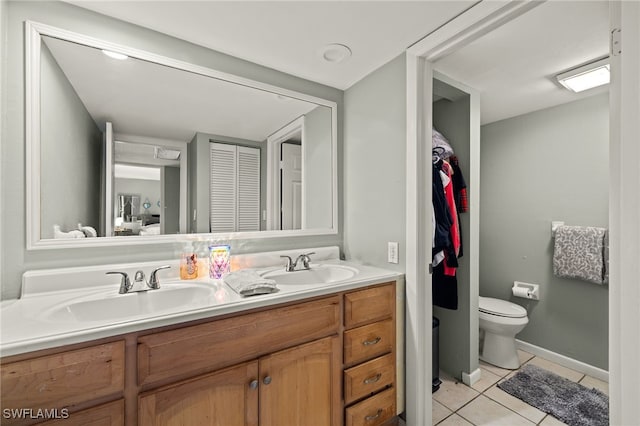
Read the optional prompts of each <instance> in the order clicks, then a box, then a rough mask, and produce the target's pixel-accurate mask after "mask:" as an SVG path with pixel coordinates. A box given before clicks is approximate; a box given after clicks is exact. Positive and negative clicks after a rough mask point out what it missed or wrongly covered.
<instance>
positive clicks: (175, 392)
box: [138, 361, 258, 426]
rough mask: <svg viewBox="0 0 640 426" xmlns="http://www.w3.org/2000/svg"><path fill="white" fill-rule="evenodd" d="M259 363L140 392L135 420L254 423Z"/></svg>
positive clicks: (207, 425)
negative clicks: (141, 393) (136, 418)
mask: <svg viewBox="0 0 640 426" xmlns="http://www.w3.org/2000/svg"><path fill="white" fill-rule="evenodd" d="M257 378H258V363H257V362H255V361H254V362H250V363H245V364H241V365H238V366H235V367H231V368H228V369H225V370H222V371H217V372H215V373H211V374H207V375H205V376H200V377H197V378H195V379H191V380H187V381H184V382H180V383H177V384H175V385H170V386H166V387H163V388H160V389H157V390H154V391H151V392H147V393H145V394H143V395H141V396H140V400H139V404H138V424H139V425H142V426H147V425H156V426H165V425H166V426H169V425H175V426H180V425H189V426H200V425H201V426H245V425H246V426H252V425H255V426H257V424H258V418H257V416H258V389H257V388H258V382H257V380H256V379H257Z"/></svg>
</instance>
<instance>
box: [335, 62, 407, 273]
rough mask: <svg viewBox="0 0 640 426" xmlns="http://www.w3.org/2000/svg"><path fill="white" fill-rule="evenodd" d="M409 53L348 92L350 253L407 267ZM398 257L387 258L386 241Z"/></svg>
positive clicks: (347, 231) (346, 242)
mask: <svg viewBox="0 0 640 426" xmlns="http://www.w3.org/2000/svg"><path fill="white" fill-rule="evenodd" d="M405 93H406V65H405V55H404V54H403V55H400V56H398V57H397V58H395V59H394V60H392V61H391V62H389V63H387V64H386V65H384V66H382V67H381V68H379V69H377V70H376V71H374V72H373V73H371V74H369V75H368V76H367V77H365V78H364V79H362V80H361V81H359V82H358V83H356V84H354V85H353V86H351V87H350V88H349V89H348V90H347V91H346V92H345V95H344V121H345V126H344V248H345V255H346V257H347V259H353V260H357V261H360V262H363V263H365V264H371V265H378V266H384V267H385V268H388V269H393V270H396V271H401V272H404V270H405V259H404V248H405V231H406V218H405V211H406V207H405V201H406V183H405V179H406V174H405V164H406V95H405ZM388 241H397V242H399V260H400V263H399V264H397V265H395V264H391V263H387V242H388Z"/></svg>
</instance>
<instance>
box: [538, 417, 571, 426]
mask: <svg viewBox="0 0 640 426" xmlns="http://www.w3.org/2000/svg"><path fill="white" fill-rule="evenodd" d="M562 425H566V423H563V422H561V421H560V420H558V419H556V418H555V417H553V416H552V415H551V414H549V415H548V416H547V417H545V418H544V420H543V421H542V422H540V426H562Z"/></svg>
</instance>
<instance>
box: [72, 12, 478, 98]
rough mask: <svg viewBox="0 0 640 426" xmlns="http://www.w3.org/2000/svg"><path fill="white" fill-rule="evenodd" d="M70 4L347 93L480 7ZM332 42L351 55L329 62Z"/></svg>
mask: <svg viewBox="0 0 640 426" xmlns="http://www.w3.org/2000/svg"><path fill="white" fill-rule="evenodd" d="M68 1H70V2H71V3H73V4H75V5H78V6H81V7H84V8H87V9H90V10H94V11H96V12H99V13H102V14H104V15H108V16H112V17H115V18H118V19H121V20H123V21H127V22H131V23H134V24H137V25H140V26H143V27H146V28H150V29H153V30H156V31H159V32H163V33H166V34H169V35H172V36H174V37H177V38H180V39H183V40H187V41H190V42H192V43H195V44H199V45H201V46H205V47H208V48H211V49H213V50H217V51H219V52H223V53H227V54H229V55H232V56H236V57H238V58H242V59H245V60H248V61H251V62H254V63H257V64H260V65H264V66H267V67H269V68H273V69H276V70H279V71H283V72H286V73H289V74H292V75H295V76H298V77H302V78H305V79H308V80H312V81H316V82H318V83H322V84H326V85H328V86H332V87H335V88H338V89H342V90H345V89H347V88H349V87H350V86H351V85H353V84H354V83H355V82H357V81H359V80H361V79H362V78H363V77H365V76H366V75H367V74H369V73H371V72H372V71H374V70H375V69H377V68H378V67H380V66H381V65H383V64H385V63H387V62H388V61H390V60H391V59H393V58H395V57H396V56H398V55H399V54H401V53H402V52H404V50H405V49H406V48H407V47H409V46H410V45H411V44H413V43H415V42H416V41H418V40H419V39H421V38H422V37H424V36H425V35H427V34H429V33H430V32H432V31H434V30H435V29H436V28H438V27H439V26H441V25H442V24H444V23H445V22H447V21H448V20H450V19H452V18H453V17H455V16H456V15H458V14H460V13H461V12H463V11H464V10H466V9H467V8H469V7H471V6H472V5H473V4H475V3H476V2H477V0H456V1H450V0H449V1H433V0H431V1H206V0H204V1H117V0H116V1H76V0H68ZM330 43H340V44H345V45H347V46H349V47H350V48H351V50H352V52H353V55H352V56H351V58H349V59H348V60H346V61H344V62H342V63H338V64H336V63H328V62H326V61H324V60H323V59H322V58H321V50H322V48H323V47H324V46H326V45H327V44H330Z"/></svg>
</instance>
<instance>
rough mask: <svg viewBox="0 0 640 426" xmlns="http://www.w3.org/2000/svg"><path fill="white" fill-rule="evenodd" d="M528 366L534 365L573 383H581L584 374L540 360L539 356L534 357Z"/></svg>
mask: <svg viewBox="0 0 640 426" xmlns="http://www.w3.org/2000/svg"><path fill="white" fill-rule="evenodd" d="M527 364H533V365H536V366H538V367H540V368H544V369H545V370H548V371H551V372H552V373H555V374H557V375H558V376H562V377H565V378H567V379H569V380H571V381H574V382H579V381H580V379H582V377H584V374H582V373H580V372H579V371H575V370H572V369H570V368H567V367H563V366H562V365H559V364H556V363H555V362H551V361H549V360H546V359H544V358H540V357H539V356H537V357H534V358H532V359H530V360H529V362H527Z"/></svg>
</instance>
